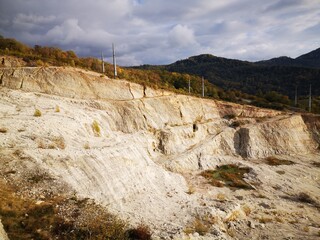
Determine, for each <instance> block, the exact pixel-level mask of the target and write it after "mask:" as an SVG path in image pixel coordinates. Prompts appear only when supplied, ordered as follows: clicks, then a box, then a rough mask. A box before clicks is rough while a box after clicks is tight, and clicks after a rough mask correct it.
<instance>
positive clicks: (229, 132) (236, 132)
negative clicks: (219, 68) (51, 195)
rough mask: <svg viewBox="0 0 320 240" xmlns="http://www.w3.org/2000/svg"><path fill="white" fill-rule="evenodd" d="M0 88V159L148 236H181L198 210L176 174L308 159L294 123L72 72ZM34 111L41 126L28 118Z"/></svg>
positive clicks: (310, 141)
mask: <svg viewBox="0 0 320 240" xmlns="http://www.w3.org/2000/svg"><path fill="white" fill-rule="evenodd" d="M0 79H1V81H0V83H1V88H0V90H1V91H0V94H1V101H0V114H1V116H3V117H2V118H1V126H0V127H5V128H7V129H8V131H6V133H5V134H0V148H1V149H10V148H14V149H20V150H22V151H23V152H24V153H25V154H26V155H27V156H28V157H29V158H28V159H31V160H30V162H29V166H37V167H40V168H43V169H46V170H47V171H49V172H50V173H52V174H53V175H54V176H56V177H59V178H61V179H63V180H64V181H65V182H66V183H68V184H69V185H70V186H71V187H72V188H73V189H74V190H75V191H76V192H77V194H78V195H80V196H83V197H89V198H93V199H95V200H96V201H98V202H100V203H102V204H103V205H105V206H108V208H110V209H111V211H113V212H116V213H119V214H120V215H121V216H124V217H129V218H130V219H131V221H132V222H133V223H138V222H140V221H145V222H147V223H148V224H150V225H151V226H152V227H153V228H154V229H156V230H158V231H159V232H158V234H161V232H163V231H166V230H168V229H171V230H172V229H174V230H172V231H173V233H177V232H181V231H182V230H183V226H185V225H186V223H187V222H188V221H190V219H191V218H192V216H194V215H195V213H196V212H197V211H198V208H200V206H201V205H200V203H199V198H198V197H199V196H197V195H189V194H187V193H186V192H188V189H189V186H188V183H187V182H186V180H185V178H184V177H183V175H181V174H180V173H190V172H197V171H200V170H203V169H208V168H214V167H215V166H216V165H219V164H221V163H229V162H232V161H239V160H242V159H248V160H254V159H258V158H264V157H267V156H271V155H278V154H281V155H309V154H316V153H317V147H318V143H317V141H316V139H315V137H314V136H313V134H312V132H311V131H310V128H308V126H307V125H306V124H305V123H304V120H303V119H302V118H301V116H300V115H291V114H285V113H282V112H278V111H273V110H267V109H259V108H255V107H252V106H242V105H237V104H232V103H223V102H220V101H213V100H207V99H200V98H195V97H190V96H184V95H176V94H173V93H170V92H166V91H163V90H153V89H149V88H147V89H145V88H143V87H142V86H140V85H138V84H134V83H130V82H127V81H123V80H111V79H108V78H106V77H101V76H100V75H99V74H97V73H93V72H86V71H84V70H80V69H74V68H57V67H49V68H2V69H0ZM12 89H14V90H12ZM21 90H22V91H21ZM57 106H58V107H59V111H57V110H55V109H56V108H57ZM35 108H37V109H40V111H41V113H42V116H41V117H38V118H37V117H34V116H33V113H34V109H35ZM231 115H232V117H231V119H230V116H231ZM228 116H229V117H228ZM94 121H97V122H98V124H99V127H100V137H97V136H95V133H94V131H93V128H92V123H93V122H94ZM235 123H237V124H235ZM168 170H170V171H168Z"/></svg>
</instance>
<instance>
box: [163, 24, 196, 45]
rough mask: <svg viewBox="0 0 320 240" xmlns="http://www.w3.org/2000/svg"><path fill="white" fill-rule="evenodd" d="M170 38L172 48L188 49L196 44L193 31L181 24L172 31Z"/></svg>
mask: <svg viewBox="0 0 320 240" xmlns="http://www.w3.org/2000/svg"><path fill="white" fill-rule="evenodd" d="M168 37H169V43H170V45H171V46H172V47H187V46H190V45H193V44H195V43H196V40H195V36H194V32H193V30H192V29H190V28H189V27H188V26H184V25H180V24H178V25H176V26H175V27H173V28H172V29H171V30H170V32H169V36H168Z"/></svg>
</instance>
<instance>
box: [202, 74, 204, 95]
mask: <svg viewBox="0 0 320 240" xmlns="http://www.w3.org/2000/svg"><path fill="white" fill-rule="evenodd" d="M202 97H204V78H203V77H202Z"/></svg>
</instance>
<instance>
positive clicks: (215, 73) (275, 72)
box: [0, 36, 320, 113]
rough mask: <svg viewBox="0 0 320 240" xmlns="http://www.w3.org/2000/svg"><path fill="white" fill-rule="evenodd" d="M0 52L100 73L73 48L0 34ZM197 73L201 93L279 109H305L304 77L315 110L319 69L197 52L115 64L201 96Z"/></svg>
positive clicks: (126, 75)
mask: <svg viewBox="0 0 320 240" xmlns="http://www.w3.org/2000/svg"><path fill="white" fill-rule="evenodd" d="M0 54H1V55H9V56H16V57H20V58H22V59H23V61H24V62H25V64H26V65H27V66H48V65H52V66H77V67H81V68H84V69H89V70H93V71H96V72H102V64H101V61H100V60H99V59H97V58H92V57H85V58H80V57H78V56H77V55H76V54H75V53H74V52H73V51H63V50H61V49H59V48H56V47H43V46H39V45H35V46H34V47H33V48H32V47H29V46H27V45H25V44H23V43H20V42H18V41H17V40H15V39H8V38H4V37H2V36H0ZM105 66H106V72H105V74H106V75H107V76H109V77H113V66H112V65H110V64H108V63H106V65H105ZM201 76H204V77H205V79H206V80H205V96H206V97H208V98H214V99H221V100H226V101H231V102H236V103H245V104H252V105H255V106H259V107H266V108H273V109H278V110H284V109H291V110H296V111H306V110H307V109H308V107H307V106H308V100H307V88H308V86H309V84H308V83H309V82H310V83H312V84H313V88H314V89H315V95H316V96H315V97H314V99H313V106H312V111H313V112H314V113H320V97H319V95H320V93H319V92H318V91H319V89H320V86H319V81H317V79H319V78H320V70H319V69H310V68H309V69H307V68H298V67H294V68H292V67H281V66H265V65H263V66H260V65H258V64H254V63H250V62H243V61H238V60H230V59H224V58H218V57H214V56H212V55H201V56H198V57H191V58H189V59H187V60H182V61H178V62H176V63H173V64H171V65H167V66H150V65H143V66H140V67H131V68H123V67H118V78H122V79H127V80H129V81H133V82H136V83H139V84H142V85H144V86H151V87H152V88H155V89H157V88H161V89H166V90H170V91H174V92H178V93H182V94H189V81H190V94H191V95H195V96H200V95H201ZM296 85H298V86H299V91H300V92H299V95H300V97H299V101H298V105H297V106H294V108H292V106H293V105H294V103H293V97H294V96H293V94H294V89H295V86H296Z"/></svg>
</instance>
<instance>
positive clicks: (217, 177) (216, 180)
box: [200, 164, 253, 189]
mask: <svg viewBox="0 0 320 240" xmlns="http://www.w3.org/2000/svg"><path fill="white" fill-rule="evenodd" d="M249 172H250V168H248V167H239V166H237V165H235V164H227V165H222V166H218V167H217V169H216V170H205V171H203V172H202V173H201V174H200V175H201V176H203V177H204V178H206V179H208V181H209V183H210V184H211V185H213V186H216V187H223V186H226V187H230V188H243V189H253V188H252V186H251V185H250V184H248V183H247V182H245V181H244V179H243V178H244V174H245V173H249Z"/></svg>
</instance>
